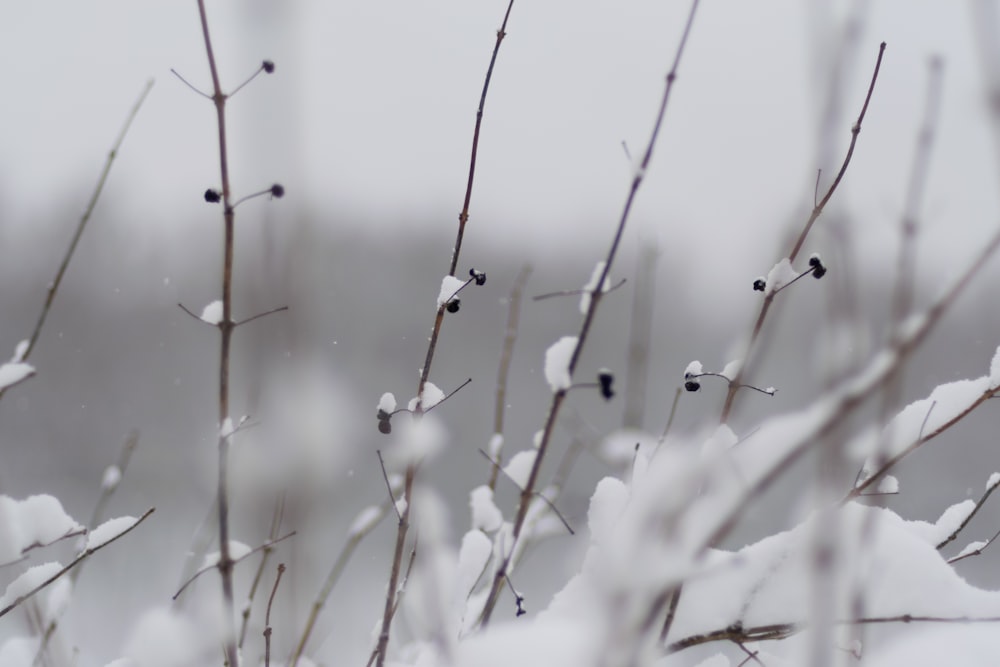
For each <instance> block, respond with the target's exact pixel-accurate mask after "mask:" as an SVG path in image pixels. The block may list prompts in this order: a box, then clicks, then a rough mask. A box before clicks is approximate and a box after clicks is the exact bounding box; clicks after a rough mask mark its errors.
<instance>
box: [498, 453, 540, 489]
mask: <svg viewBox="0 0 1000 667" xmlns="http://www.w3.org/2000/svg"><path fill="white" fill-rule="evenodd" d="M537 453H538V452H536V451H535V450H533V449H528V450H525V451H523V452H518V453H517V454H514V457H513V458H511V460H510V462H509V463H508V464H507V465H506V466H504V469H503V471H504V472H505V473H507V477H510V478H511V480H513V482H514V484H517V486H518V488H520V489H524V488H525V487H526V486H528V477H529V476H530V475H531V467H532V466H533V465H535V455H536V454H537Z"/></svg>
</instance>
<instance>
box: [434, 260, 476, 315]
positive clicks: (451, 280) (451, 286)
mask: <svg viewBox="0 0 1000 667" xmlns="http://www.w3.org/2000/svg"><path fill="white" fill-rule="evenodd" d="M472 283H475V284H476V285H485V284H486V274H485V273H484V272H483V271H479V270H478V269H475V268H472V269H469V278H468V280H462V279H461V278H456V277H455V276H451V275H448V276H445V277H444V278H443V279H442V280H441V290H440V291H439V292H438V298H437V307H438V309H440V308H442V307H444V309H445V310H447V311H448V312H449V313H457V312H458V310H459V308H460V307H461V305H462V300H461V299H459V298H457V297H458V293H459V292H461V291H462V290H464V289H465V288H466V287H468V286H469V285H471V284H472Z"/></svg>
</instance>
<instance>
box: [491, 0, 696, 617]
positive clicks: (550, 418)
mask: <svg viewBox="0 0 1000 667" xmlns="http://www.w3.org/2000/svg"><path fill="white" fill-rule="evenodd" d="M698 1H699V0H693V2H692V3H691V10H690V12H689V14H688V18H687V22H686V24H685V26H684V30H683V32H682V33H681V39H680V43H679V44H678V46H677V51H676V53H675V55H674V60H673V65H672V66H671V68H670V71H669V72H668V73H667V77H666V85H665V86H664V90H663V96H662V97H661V99H660V106H659V109H658V111H657V113H656V120H655V122H654V124H653V130H652V132H651V133H650V137H649V142H648V143H647V144H646V150H645V153H644V154H643V157H642V161H641V162H640V164H639V168H638V169H637V170H636V171H635V173H634V174H633V176H632V183H631V186H630V187H629V192H628V195H627V197H626V199H625V205H624V206H623V208H622V213H621V216H620V218H619V220H618V225H617V227H616V229H615V234H614V237H613V238H612V240H611V246H610V248H609V249H608V253H607V256H606V258H605V260H604V268H603V270H602V271H601V275H600V276H599V277H598V279H597V280H596V281H595V282H594V289H593V292H592V293H591V299H590V305H589V306H588V308H587V312H586V314H585V315H584V319H583V323H582V324H581V326H580V334H579V336H577V341H576V347H575V348H574V350H573V354H572V356H571V358H570V361H569V365H568V370H569V376H570V378H572V377H573V374H574V373H575V371H576V367H577V364H578V363H579V361H580V355H581V354H582V352H583V346H584V344H585V343H586V340H587V336H588V334H589V333H590V330H591V326H592V324H593V321H594V317H595V315H596V313H597V307H598V306H599V305H600V302H601V297H602V295H603V294H604V292H603V290H602V287H603V286H604V283H605V281H606V280H607V279H608V274H609V273H610V272H611V267H612V265H613V263H614V260H615V257H616V255H617V253H618V246H619V244H620V243H621V240H622V236H623V235H624V233H625V225H626V223H627V222H628V219H629V214H630V213H631V211H632V205H633V203H634V202H635V197H636V194H637V193H638V191H639V187H640V186H641V185H642V182H643V180H644V179H645V175H646V171H647V169H648V168H649V163H650V161H651V160H652V157H653V149H654V147H655V146H656V138H657V137H658V136H659V133H660V128H661V127H662V125H663V119H664V117H665V116H666V112H667V105H668V103H669V102H670V94H671V92H672V91H673V88H674V82H675V81H676V80H677V70H678V67H679V66H680V62H681V56H682V55H683V54H684V47H685V46H686V44H687V41H688V37H689V36H690V34H691V26H692V25H693V23H694V17H695V14H696V12H697V9H698ZM566 393H567V390H566V389H559V390H557V391H556V392H555V393H554V394H553V395H552V403H551V404H550V405H549V412H548V415H547V416H546V419H545V427H544V428H543V430H542V437H541V440H540V442H539V446H538V452H537V454H536V456H535V461H534V463H533V464H532V466H531V472H530V473H529V475H528V482H527V484H526V485H525V487H524V489H523V491H522V492H521V498H520V502H519V503H518V507H517V515H516V517H515V519H514V526H513V531H512V536H513V544H512V545H511V548H510V549H509V551H508V553H507V555H506V556H505V557H504V559H503V562H502V563H501V564H500V566H499V567H498V568H497V570H496V573H495V574H494V577H493V584H492V586H491V588H490V592H489V595H488V597H487V599H486V604H485V606H484V607H483V611H482V614H481V616H480V619H479V622H480V625H481V626H486V625H487V624H488V623H489V621H490V616H491V615H492V614H493V610H494V608H495V607H496V604H497V601H498V600H499V598H500V593H501V591H502V590H503V581H504V577H505V576H506V575H507V569H508V568H509V566H510V564H511V559H512V558H513V557H514V554H515V553H517V542H518V540H519V539H520V537H521V530H522V529H523V528H524V521H525V519H526V518H527V515H528V506H529V505H530V504H531V499H532V497H533V492H534V489H535V486H536V484H537V483H538V477H539V474H540V471H541V467H542V463H543V461H544V460H545V455H546V453H547V452H548V448H549V444H550V443H551V441H552V433H553V430H554V428H555V423H556V420H557V419H558V417H559V411H560V409H561V408H562V405H563V402H564V401H565V400H566Z"/></svg>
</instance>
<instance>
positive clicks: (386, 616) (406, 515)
mask: <svg viewBox="0 0 1000 667" xmlns="http://www.w3.org/2000/svg"><path fill="white" fill-rule="evenodd" d="M513 6H514V0H510V1H509V2H508V4H507V11H506V12H505V13H504V17H503V23H502V24H501V26H500V29H499V30H497V40H496V44H495V45H494V47H493V55H492V56H491V57H490V65H489V67H488V68H487V70H486V77H485V80H484V81H483V92H482V95H480V98H479V109H478V110H477V111H476V127H475V130H474V131H473V135H472V151H471V154H470V156H469V176H468V179H467V182H466V187H465V198H464V200H463V203H462V212H461V213H460V214H459V216H458V233H457V235H456V238H455V246H454V250H453V251H452V254H451V263H450V265H449V268H448V275H450V276H454V275H455V270H456V268H457V267H458V259H459V255H460V253H461V251H462V239H463V238H464V236H465V223H466V222H468V220H469V206H470V204H471V202H472V185H473V182H474V181H475V176H476V159H477V157H478V154H479V133H480V130H481V128H482V123H483V111H484V109H485V107H486V94H487V92H488V91H489V88H490V80H491V79H492V77H493V67H494V65H495V64H496V60H497V54H498V53H499V52H500V44H501V42H503V38H504V37H505V36H506V34H507V21H508V19H509V18H510V11H511V8H513ZM445 308H446V305H445V304H442V305H441V306H439V307H438V309H437V313H436V314H435V316H434V326H433V328H432V330H431V337H430V342H429V343H428V345H427V355H426V356H425V358H424V365H423V368H422V369H421V371H420V383H419V385H418V386H417V401H416V403H417V404H416V408H415V409H414V416H415V417H416V418H419V417H420V415H421V414H423V412H424V410H423V395H424V386H425V385H426V384H427V378H428V377H429V376H430V372H431V362H433V360H434V352H435V350H436V349H437V343H438V339H439V338H440V335H441V324H442V323H443V322H444V313H445ZM416 473H417V464H410V465H409V466H407V469H406V476H405V480H406V481H405V483H404V487H403V499H404V500H405V501H406V503H405V507H404V509H403V513H402V516H401V517H400V520H399V524H398V528H397V530H396V546H395V548H394V549H393V559H392V566H391V568H390V571H389V584H388V586H387V588H386V596H385V609H384V612H383V614H382V627H381V630H380V632H379V637H378V643H377V645H376V648H375V658H376V660H377V663H376V664H377V667H383V666H384V665H385V660H386V653H387V649H388V646H389V633H390V630H391V627H392V619H393V614H394V611H395V608H396V603H397V601H396V597H397V596H396V588H397V587H398V585H399V574H400V569H401V563H402V559H403V548H404V545H405V542H406V534H407V531H408V529H409V522H410V505H411V500H412V496H411V494H412V491H413V480H414V478H415V477H416Z"/></svg>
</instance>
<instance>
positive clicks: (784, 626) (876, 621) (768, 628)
mask: <svg viewBox="0 0 1000 667" xmlns="http://www.w3.org/2000/svg"><path fill="white" fill-rule="evenodd" d="M895 623H943V624H952V623H956V624H962V625H969V624H972V623H1000V616H915V615H912V614H900V615H899V616H876V617H867V618H858V619H850V620H838V621H835V624H836V625H841V626H844V625H885V624H895ZM807 627H808V626H807V625H806V624H804V623H772V624H770V625H761V626H756V627H750V628H745V627H743V626H741V625H739V624H736V625H731V626H729V627H728V628H724V629H721V630H713V631H712V632H705V633H702V634H697V635H691V636H689V637H685V638H684V639H680V640H678V641H675V642H672V643H671V644H670V645H668V646H667V648H666V653H667V654H671V653H677V652H678V651H683V650H684V649H688V648H691V647H693V646H700V645H702V644H709V643H711V642H717V641H731V642H759V641H775V640H779V639H787V638H788V637H791V636H792V635H795V634H798V633H799V632H802V631H803V630H805V629H806V628H807Z"/></svg>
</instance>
